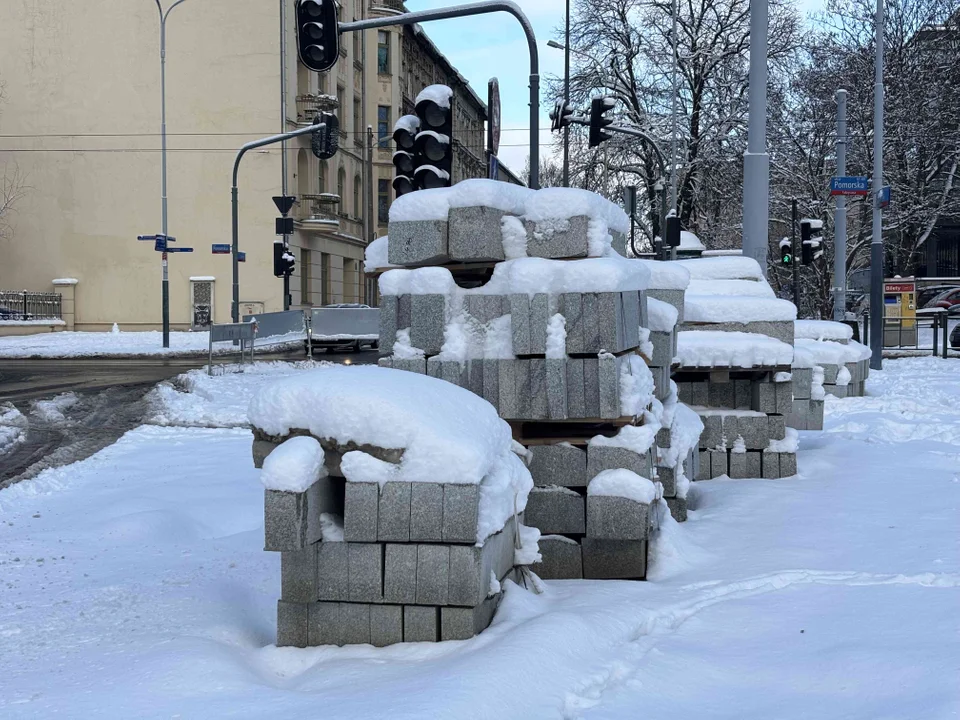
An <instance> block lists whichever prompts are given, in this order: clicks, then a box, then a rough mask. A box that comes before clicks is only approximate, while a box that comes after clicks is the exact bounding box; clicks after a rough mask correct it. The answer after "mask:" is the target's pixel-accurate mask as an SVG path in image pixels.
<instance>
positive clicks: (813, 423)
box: [807, 400, 823, 430]
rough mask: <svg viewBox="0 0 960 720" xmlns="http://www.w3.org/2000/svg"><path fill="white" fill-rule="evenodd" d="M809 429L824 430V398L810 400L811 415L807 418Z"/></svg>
mask: <svg viewBox="0 0 960 720" xmlns="http://www.w3.org/2000/svg"><path fill="white" fill-rule="evenodd" d="M807 429H808V430H823V400H811V401H810V417H809V418H808V419H807Z"/></svg>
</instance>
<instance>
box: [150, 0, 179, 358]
mask: <svg viewBox="0 0 960 720" xmlns="http://www.w3.org/2000/svg"><path fill="white" fill-rule="evenodd" d="M154 2H155V3H156V4H157V12H158V13H159V15H160V226H161V227H162V233H163V234H164V235H168V233H167V18H168V17H170V13H171V12H173V9H174V8H175V7H177V6H178V5H180V4H182V3H184V2H186V0H177V1H176V2H175V3H173V5H171V6H170V7H169V8H167V10H166V12H164V10H163V7H162V6H161V5H160V0H154ZM160 258H161V259H160V262H161V264H162V267H163V280H162V290H161V292H162V304H163V347H165V348H168V347H170V279H169V277H168V275H167V254H166V253H162V254H161V256H160Z"/></svg>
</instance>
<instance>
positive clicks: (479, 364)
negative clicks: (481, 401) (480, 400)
mask: <svg viewBox="0 0 960 720" xmlns="http://www.w3.org/2000/svg"><path fill="white" fill-rule="evenodd" d="M466 376H467V384H466V386H465V387H466V388H467V390H469V391H470V392H472V393H473V394H474V395H479V396H480V397H483V360H467V370H466Z"/></svg>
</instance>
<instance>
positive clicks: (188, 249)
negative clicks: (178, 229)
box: [166, 247, 193, 252]
mask: <svg viewBox="0 0 960 720" xmlns="http://www.w3.org/2000/svg"><path fill="white" fill-rule="evenodd" d="M166 252H193V248H185V247H176V248H172V247H168V248H167V249H166Z"/></svg>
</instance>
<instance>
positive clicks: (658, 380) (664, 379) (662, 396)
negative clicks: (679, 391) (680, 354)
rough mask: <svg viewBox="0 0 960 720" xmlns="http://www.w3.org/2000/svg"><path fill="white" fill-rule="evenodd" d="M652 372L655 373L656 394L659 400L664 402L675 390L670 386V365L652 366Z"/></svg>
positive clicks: (654, 390) (654, 386)
mask: <svg viewBox="0 0 960 720" xmlns="http://www.w3.org/2000/svg"><path fill="white" fill-rule="evenodd" d="M650 374H651V375H653V392H654V395H656V397H657V400H660V401H661V402H663V401H664V400H666V399H667V398H668V397H670V393H671V392H673V389H672V388H671V387H670V367H669V366H666V367H651V368H650ZM681 402H682V401H681Z"/></svg>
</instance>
